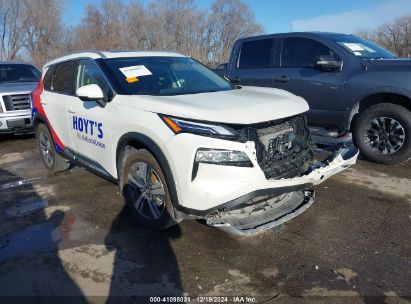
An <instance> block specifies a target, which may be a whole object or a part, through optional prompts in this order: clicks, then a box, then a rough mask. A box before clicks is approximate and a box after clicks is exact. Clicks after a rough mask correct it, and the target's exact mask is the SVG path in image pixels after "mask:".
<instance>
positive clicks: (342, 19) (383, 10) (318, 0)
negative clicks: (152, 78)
mask: <svg viewBox="0 0 411 304" xmlns="http://www.w3.org/2000/svg"><path fill="white" fill-rule="evenodd" d="M101 1H102V0H68V1H66V10H65V20H66V21H67V22H69V23H72V24H76V23H77V22H79V20H80V17H81V15H82V14H83V12H84V5H85V4H86V3H96V4H100V3H101ZM125 1H126V2H128V1H130V0H125ZM148 1H149V0H141V2H142V3H146V2H148ZM196 2H197V5H198V6H199V7H201V8H207V7H209V6H210V5H211V4H212V2H213V1H212V0H197V1H196ZM245 2H246V3H248V4H249V5H250V7H251V8H252V9H253V10H254V13H255V15H256V20H257V22H259V23H260V24H262V25H263V27H264V31H265V32H266V33H278V32H289V31H332V32H342V33H353V32H355V31H357V30H359V29H372V28H375V27H377V26H378V25H380V24H382V23H384V22H389V21H391V20H392V19H394V18H395V17H398V16H400V15H403V14H411V0H328V1H327V0H245Z"/></svg>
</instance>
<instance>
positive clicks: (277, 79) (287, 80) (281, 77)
mask: <svg viewBox="0 0 411 304" xmlns="http://www.w3.org/2000/svg"><path fill="white" fill-rule="evenodd" d="M274 81H275V82H283V83H287V82H289V81H290V77H288V76H285V75H281V76H280V77H277V78H274Z"/></svg>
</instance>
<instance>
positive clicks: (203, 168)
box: [33, 51, 357, 235]
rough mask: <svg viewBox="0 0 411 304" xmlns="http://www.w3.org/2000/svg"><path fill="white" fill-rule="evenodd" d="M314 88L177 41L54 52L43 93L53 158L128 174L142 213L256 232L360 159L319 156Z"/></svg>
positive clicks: (131, 198) (64, 164)
mask: <svg viewBox="0 0 411 304" xmlns="http://www.w3.org/2000/svg"><path fill="white" fill-rule="evenodd" d="M307 110H308V105H307V103H306V102H305V100H304V99H302V98H301V97H297V96H295V95H293V94H291V93H288V92H286V91H284V90H278V89H272V88H257V87H243V88H241V89H239V88H236V87H235V86H233V85H231V84H230V83H229V82H228V81H226V80H225V79H224V78H222V77H220V76H218V75H217V74H215V73H214V72H212V71H211V70H209V69H208V68H206V67H205V66H203V65H201V64H200V63H198V62H197V61H195V60H193V59H191V58H189V57H186V56H183V55H181V54H177V53H172V52H133V51H130V52H84V53H77V54H73V55H68V56H65V57H62V58H58V59H56V60H53V61H51V62H49V63H47V64H46V65H45V66H44V68H43V77H42V80H41V81H40V82H39V86H38V88H37V89H36V90H35V91H34V92H33V117H34V127H35V132H36V136H37V143H38V147H39V151H40V155H41V157H42V160H43V162H44V165H45V166H46V167H47V168H48V169H49V170H51V171H54V172H57V171H62V170H65V169H67V168H68V167H69V165H70V162H72V163H75V164H79V165H81V166H84V167H86V168H88V169H90V170H91V171H93V172H95V173H97V174H99V175H102V176H104V177H106V178H108V179H110V180H112V181H115V182H117V183H119V186H120V191H121V193H122V194H123V195H124V197H125V199H126V202H127V204H128V206H129V207H130V210H131V212H132V214H134V215H135V217H136V219H137V221H138V222H139V223H141V224H143V225H145V226H147V227H150V228H153V229H163V228H167V227H169V226H171V225H174V224H176V223H178V222H179V221H181V220H182V219H185V218H188V219H190V218H191V219H204V220H206V221H207V223H208V224H209V225H212V226H215V227H219V228H221V229H225V230H228V231H230V232H233V233H236V234H240V235H250V234H254V233H257V232H260V231H263V230H265V229H269V228H272V227H274V226H276V225H279V224H281V223H283V222H285V221H287V220H289V219H291V218H293V217H295V216H297V215H298V214H300V213H301V212H303V211H304V210H305V209H307V208H308V207H309V206H310V205H311V204H312V203H313V201H314V192H313V190H312V188H313V186H314V185H316V184H319V183H321V182H323V181H324V180H325V179H327V178H328V177H329V176H331V175H333V174H335V173H337V172H339V171H341V170H344V169H345V168H347V167H348V166H350V165H352V164H354V163H355V161H356V158H357V149H356V148H354V147H340V148H338V149H336V150H335V151H333V153H332V154H331V155H330V156H329V157H328V158H327V159H325V160H323V161H322V162H318V161H315V160H314V157H313V151H312V147H311V145H310V136H309V130H308V128H307V126H306V121H305V117H304V113H305V112H306V111H307Z"/></svg>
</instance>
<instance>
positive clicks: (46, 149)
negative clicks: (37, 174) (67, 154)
mask: <svg viewBox="0 0 411 304" xmlns="http://www.w3.org/2000/svg"><path fill="white" fill-rule="evenodd" d="M36 141H37V148H38V150H39V152H40V156H41V160H42V161H43V164H44V165H45V166H46V168H47V169H48V170H50V171H52V172H60V171H64V170H67V169H68V168H69V167H70V162H69V161H68V160H67V159H65V158H63V157H62V156H60V155H59V154H58V153H57V151H56V147H55V145H54V141H53V138H52V136H51V134H50V131H49V129H48V128H47V126H46V125H45V124H39V125H38V126H37V127H36Z"/></svg>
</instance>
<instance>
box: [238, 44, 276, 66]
mask: <svg viewBox="0 0 411 304" xmlns="http://www.w3.org/2000/svg"><path fill="white" fill-rule="evenodd" d="M272 48H273V39H261V40H253V41H244V42H243V43H242V44H241V50H240V58H239V61H238V68H240V69H254V68H269V67H270V66H271V64H270V63H271V61H272V60H271V59H272V58H271V57H272Z"/></svg>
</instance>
